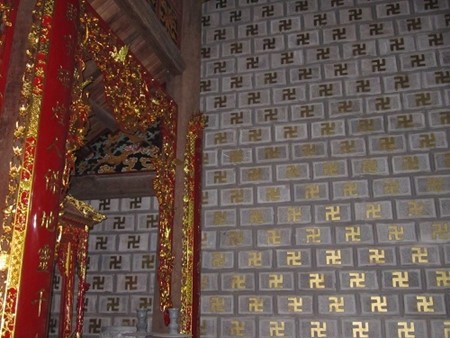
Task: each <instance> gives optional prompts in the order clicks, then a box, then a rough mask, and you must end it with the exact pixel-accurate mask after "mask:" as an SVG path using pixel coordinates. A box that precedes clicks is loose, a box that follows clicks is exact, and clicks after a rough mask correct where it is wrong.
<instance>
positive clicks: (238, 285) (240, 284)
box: [231, 275, 245, 289]
mask: <svg viewBox="0 0 450 338" xmlns="http://www.w3.org/2000/svg"><path fill="white" fill-rule="evenodd" d="M231 288H232V289H245V276H244V275H233V277H232V278H231Z"/></svg>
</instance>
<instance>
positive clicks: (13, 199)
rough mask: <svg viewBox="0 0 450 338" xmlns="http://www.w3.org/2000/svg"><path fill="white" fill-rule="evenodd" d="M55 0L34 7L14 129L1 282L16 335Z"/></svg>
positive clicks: (3, 329)
mask: <svg viewBox="0 0 450 338" xmlns="http://www.w3.org/2000/svg"><path fill="white" fill-rule="evenodd" d="M54 5H55V3H54V1H45V0H38V1H37V2H36V5H35V9H34V11H33V23H32V26H31V31H30V34H29V37H28V42H29V46H30V47H29V49H28V51H27V55H28V60H27V65H26V69H25V72H24V76H23V84H22V93H21V104H20V109H19V117H18V121H17V123H16V129H15V131H14V146H13V150H14V154H13V157H12V159H11V162H10V171H9V188H8V194H7V196H6V203H5V209H4V210H3V214H4V218H3V220H4V221H3V233H2V235H1V237H0V245H1V247H0V257H2V260H5V261H7V262H8V264H6V265H5V266H6V269H5V270H3V271H1V272H2V273H5V274H6V276H7V277H6V283H5V284H1V285H0V307H1V310H2V313H1V315H2V318H1V320H0V323H1V326H0V334H1V335H2V337H13V336H14V332H15V320H16V306H17V296H18V291H19V290H18V288H19V285H20V279H21V270H22V262H23V253H24V244H25V233H26V224H27V218H28V212H29V206H30V205H29V203H28V201H29V198H30V196H31V192H32V188H33V187H32V179H33V171H34V157H35V156H34V155H35V150H36V140H37V130H38V123H39V116H40V109H41V103H42V95H43V92H42V84H43V83H44V80H45V76H44V68H45V66H46V64H47V63H46V62H47V55H48V42H49V39H50V37H49V35H50V32H51V29H50V28H51V25H50V20H48V18H49V17H51V16H52V15H53V12H54Z"/></svg>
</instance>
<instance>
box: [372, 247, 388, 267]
mask: <svg viewBox="0 0 450 338" xmlns="http://www.w3.org/2000/svg"><path fill="white" fill-rule="evenodd" d="M369 262H370V263H374V264H384V263H386V255H385V252H384V249H369Z"/></svg>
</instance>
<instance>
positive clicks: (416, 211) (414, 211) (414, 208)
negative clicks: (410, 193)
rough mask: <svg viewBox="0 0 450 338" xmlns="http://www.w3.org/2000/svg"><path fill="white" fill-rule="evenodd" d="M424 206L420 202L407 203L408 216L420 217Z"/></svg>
mask: <svg viewBox="0 0 450 338" xmlns="http://www.w3.org/2000/svg"><path fill="white" fill-rule="evenodd" d="M424 209H425V205H424V204H423V202H421V201H408V216H411V217H414V216H422V215H423V212H424Z"/></svg>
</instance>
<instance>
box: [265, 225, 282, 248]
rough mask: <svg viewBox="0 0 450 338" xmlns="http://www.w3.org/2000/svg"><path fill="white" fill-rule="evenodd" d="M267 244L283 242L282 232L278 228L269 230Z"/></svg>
mask: <svg viewBox="0 0 450 338" xmlns="http://www.w3.org/2000/svg"><path fill="white" fill-rule="evenodd" d="M267 244H281V232H280V230H278V229H273V230H267Z"/></svg>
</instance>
